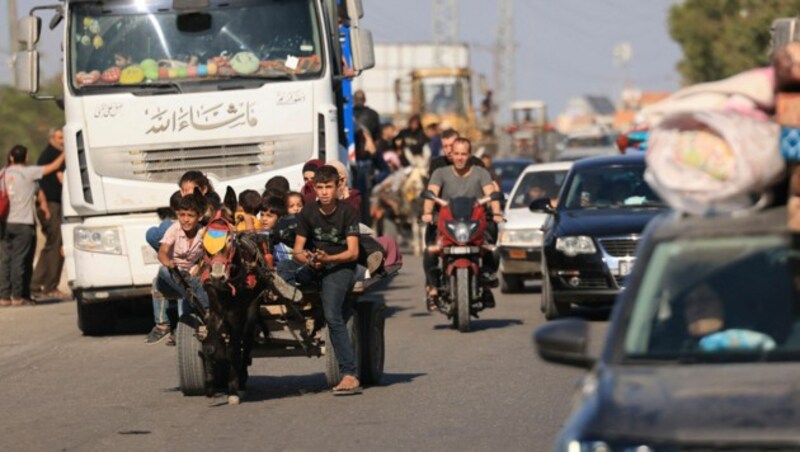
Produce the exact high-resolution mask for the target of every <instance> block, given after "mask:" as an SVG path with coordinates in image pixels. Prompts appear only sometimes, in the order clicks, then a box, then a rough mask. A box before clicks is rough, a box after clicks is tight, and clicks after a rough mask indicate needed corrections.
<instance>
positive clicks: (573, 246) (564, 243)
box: [556, 235, 597, 257]
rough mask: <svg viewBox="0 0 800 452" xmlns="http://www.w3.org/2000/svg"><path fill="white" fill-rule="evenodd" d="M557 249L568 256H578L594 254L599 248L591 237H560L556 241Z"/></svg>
mask: <svg viewBox="0 0 800 452" xmlns="http://www.w3.org/2000/svg"><path fill="white" fill-rule="evenodd" d="M556 249H557V250H558V251H561V252H562V253H564V254H566V255H567V256H570V257H571V256H577V255H578V254H594V253H596V252H597V248H595V247H594V242H593V241H592V238H591V237H587V236H585V235H579V236H577V237H559V238H557V239H556Z"/></svg>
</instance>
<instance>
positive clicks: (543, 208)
mask: <svg viewBox="0 0 800 452" xmlns="http://www.w3.org/2000/svg"><path fill="white" fill-rule="evenodd" d="M528 208H529V209H530V211H531V212H543V213H554V212H555V209H553V206H552V205H550V198H539V199H534V200H533V201H531V205H530V206H528Z"/></svg>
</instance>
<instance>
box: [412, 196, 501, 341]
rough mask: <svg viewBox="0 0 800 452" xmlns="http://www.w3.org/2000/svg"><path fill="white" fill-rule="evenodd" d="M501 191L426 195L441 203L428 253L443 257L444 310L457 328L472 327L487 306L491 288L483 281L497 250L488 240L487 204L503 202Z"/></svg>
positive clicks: (441, 298)
mask: <svg viewBox="0 0 800 452" xmlns="http://www.w3.org/2000/svg"><path fill="white" fill-rule="evenodd" d="M501 196H502V195H500V194H499V193H494V194H492V195H490V196H485V197H483V198H480V199H475V198H469V197H458V198H453V199H451V200H450V201H446V200H444V199H441V198H439V197H437V196H436V195H434V194H433V193H432V192H430V191H426V192H424V193H423V195H422V197H423V198H424V199H428V200H431V201H434V202H435V203H436V204H438V205H439V206H440V209H439V216H438V219H437V220H436V229H437V240H436V244H434V245H431V246H429V247H428V252H429V253H431V254H433V255H437V256H439V258H440V266H439V278H438V280H439V281H440V287H439V297H438V298H437V300H436V304H437V307H438V309H439V311H440V312H442V313H443V314H445V315H447V317H448V318H450V319H452V322H453V327H454V328H457V329H458V330H459V331H461V332H467V331H469V330H470V320H471V317H473V316H474V317H475V318H478V312H480V311H482V310H483V309H486V307H487V306H485V305H484V301H483V300H484V291H487V290H489V288H488V287H485V286H486V285H485V284H482V283H481V281H480V279H481V278H480V274H481V270H482V269H483V260H484V256H485V255H486V253H492V252H494V245H493V244H491V243H488V242H487V240H486V230H487V227H488V222H487V220H486V209H485V206H486V205H487V204H489V203H490V202H492V201H496V200H497V201H499V200H500V197H501Z"/></svg>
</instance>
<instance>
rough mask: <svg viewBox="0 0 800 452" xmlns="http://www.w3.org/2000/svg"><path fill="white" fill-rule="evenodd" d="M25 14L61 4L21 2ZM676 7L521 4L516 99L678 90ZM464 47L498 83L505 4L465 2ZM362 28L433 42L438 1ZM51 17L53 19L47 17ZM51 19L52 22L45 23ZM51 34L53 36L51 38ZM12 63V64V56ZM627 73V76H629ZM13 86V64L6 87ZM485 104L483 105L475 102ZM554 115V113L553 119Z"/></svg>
mask: <svg viewBox="0 0 800 452" xmlns="http://www.w3.org/2000/svg"><path fill="white" fill-rule="evenodd" d="M0 1H2V3H0V4H1V5H2V6H1V8H2V10H1V11H0V24H1V25H0V30H2V32H0V35H2V36H0V53H2V54H4V55H8V49H9V42H8V41H9V37H8V32H7V30H6V28H7V25H6V24H8V1H10V0H0ZM16 1H17V5H18V6H17V9H18V12H19V14H24V13H27V11H28V10H30V8H31V7H32V6H34V5H45V4H52V3H54V2H55V0H45V1H42V0H16ZM676 2H677V0H514V5H513V8H514V24H513V25H514V37H515V41H516V71H515V92H514V99H519V100H526V99H542V100H544V101H545V102H547V103H548V105H549V108H550V111H551V112H555V113H557V112H560V111H562V109H563V108H564V106H565V104H566V102H567V101H568V99H569V98H571V97H574V96H578V95H584V94H595V95H607V96H609V97H611V98H612V100H615V99H616V98H617V97H618V96H619V92H620V91H621V89H622V87H623V86H624V80H625V78H626V76H627V79H628V80H630V81H631V82H632V83H634V84H635V85H636V86H637V87H639V88H641V89H644V90H667V91H672V90H675V89H677V88H678V86H679V83H680V76H679V74H678V73H677V71H676V70H675V66H676V64H677V62H678V61H679V60H680V58H681V50H680V47H679V46H678V45H677V44H676V43H675V42H674V41H672V39H671V38H670V37H669V33H668V31H667V15H668V11H669V7H670V5H671V4H673V3H676ZM458 3H459V9H460V15H459V29H460V36H459V39H460V41H461V42H466V43H468V44H470V45H471V49H472V51H471V60H472V66H473V69H474V71H475V72H477V73H479V74H485V75H486V76H487V77H488V78H489V81H490V82H491V81H492V80H491V78H492V67H493V63H492V52H491V51H490V50H488V48H489V47H491V46H492V45H494V43H495V42H496V36H497V30H498V24H497V17H498V2H497V1H496V0H458ZM363 4H364V10H365V15H364V19H363V23H362V26H364V27H366V28H369V29H370V30H372V33H373V37H374V40H375V42H427V41H430V40H431V39H432V36H433V34H432V26H433V20H432V18H431V12H432V0H363ZM46 14H49V13H46ZM46 17H49V16H46ZM44 29H45V31H44V32H43V37H42V40H43V43H42V47H41V49H40V50H41V51H43V53H44V57H43V60H42V68H43V71H44V73H45V74H50V75H52V74H55V73H57V72H58V70H59V58H60V57H59V42H58V41H59V40H60V35H56V34H55V33H54V32H50V31H48V30H47V28H46V27H44ZM48 33H50V34H48ZM623 42H628V43H630V44H631V47H632V50H633V52H632V58H631V60H630V62H629V64H628V67H627V70H626V71H624V70H623V69H622V68H620V67H617V66H615V65H614V59H613V49H614V46H615V45H616V44H619V43H623ZM6 60H7V57H6ZM625 72H627V74H626V73H625ZM9 82H10V70H9V67H8V65H7V64H3V65H2V66H0V84H3V83H9ZM476 101H479V99H476ZM551 114H552V113H551Z"/></svg>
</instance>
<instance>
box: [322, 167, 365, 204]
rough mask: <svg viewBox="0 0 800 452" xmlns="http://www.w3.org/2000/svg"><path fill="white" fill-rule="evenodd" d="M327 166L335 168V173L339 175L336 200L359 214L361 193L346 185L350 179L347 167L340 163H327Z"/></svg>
mask: <svg viewBox="0 0 800 452" xmlns="http://www.w3.org/2000/svg"><path fill="white" fill-rule="evenodd" d="M328 165H330V166H332V167H334V168H336V172H338V173H339V186H338V188H337V193H338V198H339V199H340V200H342V201H344V202H346V203H347V204H349V205H350V206H351V207H353V208H354V209H356V212H360V211H361V192H360V191H359V190H358V189H357V188H350V186H349V185H348V182H349V181H350V178H349V172H348V171H347V167H346V166H344V163H342V162H329V163H328Z"/></svg>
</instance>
